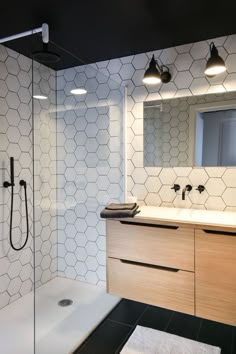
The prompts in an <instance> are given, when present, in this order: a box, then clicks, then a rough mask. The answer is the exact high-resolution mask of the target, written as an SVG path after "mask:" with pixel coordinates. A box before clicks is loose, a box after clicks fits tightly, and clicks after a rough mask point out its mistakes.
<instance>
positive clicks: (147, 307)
mask: <svg viewBox="0 0 236 354" xmlns="http://www.w3.org/2000/svg"><path fill="white" fill-rule="evenodd" d="M148 309H149V305H147V306H146V308H145V309H144V310H143V312H142V313H141V315H140V316H139V318H138V319H137V321H136V322H135V324H134V327H136V326H137V324H138V322H139V321H140V320H141V318H142V317H143V315H144V314H145V312H146V311H147V310H148Z"/></svg>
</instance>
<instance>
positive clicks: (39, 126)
mask: <svg viewBox="0 0 236 354" xmlns="http://www.w3.org/2000/svg"><path fill="white" fill-rule="evenodd" d="M33 116H34V119H33V138H34V141H33V150H34V234H35V352H36V353H46V351H45V349H44V345H45V344H44V341H45V338H46V337H47V334H48V333H49V332H50V330H51V328H52V327H53V324H54V323H53V315H50V321H48V314H49V313H50V311H51V309H52V307H53V304H54V301H53V298H52V297H50V294H48V291H47V284H49V281H50V280H51V279H53V278H54V277H55V276H56V272H57V221H56V199H57V198H56V194H57V190H56V72H55V71H54V70H52V69H50V68H49V67H47V66H46V65H43V64H39V63H38V62H36V61H33ZM45 294H47V296H46V295H45ZM48 349H49V348H48Z"/></svg>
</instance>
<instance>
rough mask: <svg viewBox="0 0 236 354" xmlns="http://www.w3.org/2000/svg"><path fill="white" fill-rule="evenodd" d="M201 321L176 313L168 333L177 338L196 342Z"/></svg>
mask: <svg viewBox="0 0 236 354" xmlns="http://www.w3.org/2000/svg"><path fill="white" fill-rule="evenodd" d="M201 321H202V320H201V319H200V318H198V317H194V316H190V315H186V314H184V313H180V312H174V314H173V316H172V318H171V320H170V323H169V325H168V328H167V330H166V331H167V332H169V333H172V334H176V335H177V336H181V337H185V338H189V339H193V340H195V339H196V338H197V335H198V333H199V329H200V325H201Z"/></svg>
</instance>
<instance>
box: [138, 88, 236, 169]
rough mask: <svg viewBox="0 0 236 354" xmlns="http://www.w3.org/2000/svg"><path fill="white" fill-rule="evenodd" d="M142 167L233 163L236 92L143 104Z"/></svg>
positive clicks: (234, 154) (232, 164) (229, 164)
mask: <svg viewBox="0 0 236 354" xmlns="http://www.w3.org/2000/svg"><path fill="white" fill-rule="evenodd" d="M143 117H144V120H143V161H144V167H178V166H183V167H186V166H190V167H191V166H236V92H225V93H218V94H208V95H201V96H191V97H180V98H173V99H166V100H158V101H148V102H144V104H143Z"/></svg>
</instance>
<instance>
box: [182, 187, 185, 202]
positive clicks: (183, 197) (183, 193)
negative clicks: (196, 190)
mask: <svg viewBox="0 0 236 354" xmlns="http://www.w3.org/2000/svg"><path fill="white" fill-rule="evenodd" d="M185 193H186V187H184V188H183V190H182V200H185Z"/></svg>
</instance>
